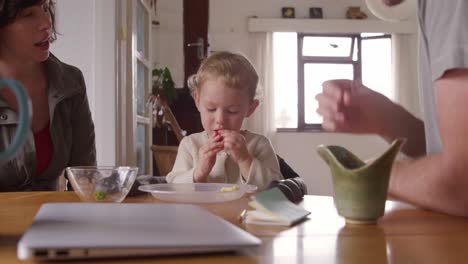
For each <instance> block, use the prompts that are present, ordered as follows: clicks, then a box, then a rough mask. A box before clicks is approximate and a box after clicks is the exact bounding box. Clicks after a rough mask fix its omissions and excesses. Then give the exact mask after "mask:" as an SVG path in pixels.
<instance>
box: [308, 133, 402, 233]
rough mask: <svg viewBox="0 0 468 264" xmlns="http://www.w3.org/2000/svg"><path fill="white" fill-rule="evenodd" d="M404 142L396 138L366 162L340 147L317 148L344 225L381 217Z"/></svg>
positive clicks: (374, 221) (375, 219)
mask: <svg viewBox="0 0 468 264" xmlns="http://www.w3.org/2000/svg"><path fill="white" fill-rule="evenodd" d="M404 141H405V140H404V139H396V140H395V141H393V142H392V144H391V145H390V147H389V148H388V149H387V150H386V151H385V152H384V153H383V154H382V155H381V156H380V157H378V158H376V159H374V160H372V161H370V162H367V163H366V162H364V161H362V160H360V159H359V158H358V157H357V156H356V155H354V154H353V153H351V152H350V151H349V150H347V149H345V148H343V147H341V146H325V145H320V146H318V148H317V152H318V154H319V155H320V157H321V158H322V159H323V160H324V161H325V162H326V163H327V164H328V166H329V167H330V170H331V174H332V182H333V191H334V200H335V206H336V209H337V210H338V214H340V215H341V216H343V217H344V218H345V219H346V222H347V223H357V224H371V223H376V222H377V220H378V219H379V217H381V216H382V215H383V214H384V211H385V201H386V200H387V190H388V182H389V179H390V173H391V170H392V165H393V161H394V160H395V157H396V155H397V154H398V152H399V151H400V148H401V146H402V144H403V143H404Z"/></svg>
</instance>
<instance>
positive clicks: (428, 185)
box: [389, 69, 468, 216]
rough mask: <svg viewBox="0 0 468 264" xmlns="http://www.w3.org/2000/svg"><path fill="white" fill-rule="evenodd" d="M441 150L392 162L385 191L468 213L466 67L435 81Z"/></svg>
mask: <svg viewBox="0 0 468 264" xmlns="http://www.w3.org/2000/svg"><path fill="white" fill-rule="evenodd" d="M435 86H436V88H435V89H436V99H437V113H438V124H439V129H440V136H441V141H442V152H441V153H438V154H434V155H429V156H426V157H424V158H421V159H418V160H406V161H398V162H396V164H395V166H394V168H393V172H392V176H391V178H390V186H389V194H390V195H391V196H392V197H395V198H397V199H401V200H404V201H408V202H410V203H413V204H416V205H419V206H421V207H424V208H428V209H432V210H436V211H440V212H445V213H448V214H453V215H460V216H468V191H467V190H468V174H467V172H468V141H467V140H466V137H467V135H468V108H467V107H466V98H468V69H456V70H450V71H447V72H446V73H445V74H444V75H443V76H442V77H441V78H440V79H438V80H437V81H436V82H435Z"/></svg>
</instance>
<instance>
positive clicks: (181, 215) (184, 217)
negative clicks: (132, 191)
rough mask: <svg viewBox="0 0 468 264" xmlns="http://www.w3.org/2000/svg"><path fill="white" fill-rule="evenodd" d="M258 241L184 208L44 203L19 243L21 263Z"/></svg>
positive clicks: (226, 247)
mask: <svg viewBox="0 0 468 264" xmlns="http://www.w3.org/2000/svg"><path fill="white" fill-rule="evenodd" d="M260 244H261V241H260V240H259V239H258V238H256V237H254V236H253V235H251V234H249V233H247V232H246V231H244V230H242V229H240V228H239V227H236V226H235V225H233V224H231V223H229V222H227V221H225V220H224V219H222V218H220V217H218V216H215V215H213V214H211V213H210V212H208V211H207V210H205V209H203V208H200V207H198V206H195V205H188V204H111V203H49V204H44V205H43V206H42V207H41V208H40V209H39V212H38V213H37V214H36V217H35V218H34V220H33V223H32V225H31V226H30V227H29V229H28V230H27V231H26V232H25V233H24V235H23V237H22V238H21V240H20V241H19V242H18V248H17V254H18V258H19V259H21V260H28V259H36V260H53V259H57V260H59V259H73V258H101V257H123V256H125V257H127V256H150V255H173V254H187V253H208V252H221V251H237V250H240V249H245V248H253V247H257V246H259V245H260Z"/></svg>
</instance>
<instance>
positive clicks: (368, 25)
mask: <svg viewBox="0 0 468 264" xmlns="http://www.w3.org/2000/svg"><path fill="white" fill-rule="evenodd" d="M248 31H249V32H303V33H361V32H367V33H400V34H415V33H416V32H417V25H416V21H413V20H407V21H401V22H395V23H393V22H386V21H382V20H378V19H364V20H351V19H304V18H249V20H248Z"/></svg>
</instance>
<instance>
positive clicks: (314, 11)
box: [309, 7, 323, 18]
mask: <svg viewBox="0 0 468 264" xmlns="http://www.w3.org/2000/svg"><path fill="white" fill-rule="evenodd" d="M309 18H323V10H322V8H321V7H311V8H309Z"/></svg>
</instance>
